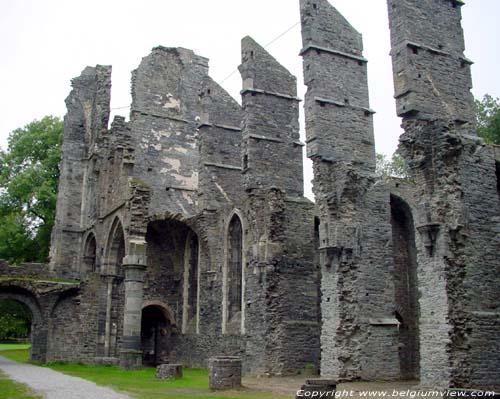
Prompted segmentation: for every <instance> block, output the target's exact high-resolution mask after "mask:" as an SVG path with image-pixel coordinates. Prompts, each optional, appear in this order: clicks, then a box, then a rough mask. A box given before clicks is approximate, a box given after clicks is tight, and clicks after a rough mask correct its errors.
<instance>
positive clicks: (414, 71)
mask: <svg viewBox="0 0 500 399" xmlns="http://www.w3.org/2000/svg"><path fill="white" fill-rule="evenodd" d="M462 5H463V2H462V1H459V0H426V1H422V0H388V7H389V19H390V28H391V41H392V60H393V70H394V85H395V98H396V104H397V112H398V115H399V116H401V117H402V118H403V128H404V130H405V133H404V134H403V136H402V137H401V139H400V152H401V153H402V155H403V156H404V158H405V159H406V161H407V163H408V165H409V169H410V175H411V179H413V180H414V181H415V183H416V184H415V187H416V192H415V197H416V198H418V204H417V206H416V209H415V215H414V219H415V224H416V231H417V232H416V240H417V248H418V254H417V258H418V281H419V291H420V300H419V307H420V328H419V329H420V368H421V376H420V377H421V382H422V384H423V385H426V386H432V387H436V386H437V387H468V388H482V389H486V388H498V387H499V386H500V385H499V384H500V383H499V381H500V369H499V368H498V366H495V359H498V358H499V346H498V342H499V341H500V324H499V323H500V318H499V310H500V290H499V289H498V287H499V285H500V280H499V276H500V273H499V272H500V263H499V258H498V249H499V248H500V245H499V244H500V242H499V235H498V231H499V214H500V212H499V198H498V196H497V193H496V187H497V182H496V179H495V161H494V155H493V150H492V149H491V148H490V147H489V146H486V145H485V143H484V142H483V141H482V140H481V139H479V138H478V137H477V135H476V132H475V130H474V124H473V121H474V104H473V98H472V95H471V93H470V89H471V86H472V83H471V74H470V66H471V62H470V61H469V60H468V59H467V58H466V57H465V56H464V38H463V31H462V27H461V23H460V21H461V6H462Z"/></svg>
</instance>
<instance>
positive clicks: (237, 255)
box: [222, 210, 246, 334]
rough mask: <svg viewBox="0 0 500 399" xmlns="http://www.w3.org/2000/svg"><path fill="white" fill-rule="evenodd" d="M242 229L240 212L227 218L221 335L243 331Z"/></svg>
mask: <svg viewBox="0 0 500 399" xmlns="http://www.w3.org/2000/svg"><path fill="white" fill-rule="evenodd" d="M244 242H245V228H244V224H243V218H242V215H241V212H239V211H238V210H234V211H233V212H232V213H231V214H230V217H229V218H228V219H227V223H226V228H225V238H224V269H223V284H222V289H223V295H222V333H223V334H243V333H244V332H245V307H244V302H245V294H244V293H245V263H246V261H245V250H244Z"/></svg>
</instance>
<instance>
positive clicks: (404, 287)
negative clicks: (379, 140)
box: [391, 195, 420, 380]
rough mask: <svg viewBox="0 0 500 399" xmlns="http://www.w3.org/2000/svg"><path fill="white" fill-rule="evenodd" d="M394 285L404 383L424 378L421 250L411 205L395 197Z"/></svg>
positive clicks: (392, 208)
mask: <svg viewBox="0 0 500 399" xmlns="http://www.w3.org/2000/svg"><path fill="white" fill-rule="evenodd" d="M391 225H392V239H393V256H394V283H395V284H394V285H395V302H396V308H397V311H396V312H395V315H394V316H395V317H396V318H397V320H398V321H399V322H400V323H401V324H400V326H399V361H400V368H401V377H402V379H403V380H416V379H419V377H420V342H419V306H418V278H417V250H416V245H415V229H414V224H413V216H412V213H411V209H410V207H409V206H408V204H407V203H406V202H405V201H403V200H402V199H401V198H398V197H396V196H393V195H391Z"/></svg>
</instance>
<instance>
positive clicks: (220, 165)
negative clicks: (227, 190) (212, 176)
mask: <svg viewBox="0 0 500 399" xmlns="http://www.w3.org/2000/svg"><path fill="white" fill-rule="evenodd" d="M203 165H205V166H212V167H214V168H220V169H229V170H243V168H242V167H241V166H233V165H225V164H222V163H215V162H205V163H204V164H203Z"/></svg>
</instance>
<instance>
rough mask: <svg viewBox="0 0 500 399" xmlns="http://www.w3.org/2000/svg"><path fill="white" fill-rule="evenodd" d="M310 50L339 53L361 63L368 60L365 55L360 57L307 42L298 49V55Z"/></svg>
mask: <svg viewBox="0 0 500 399" xmlns="http://www.w3.org/2000/svg"><path fill="white" fill-rule="evenodd" d="M310 50H317V51H321V52H324V53H330V54H334V55H339V56H341V57H344V58H350V59H352V60H355V61H358V62H362V63H367V62H368V60H367V59H366V58H365V57H360V56H358V55H354V54H349V53H344V52H343V51H338V50H334V49H331V48H328V47H321V46H316V45H315V44H309V45H307V46H306V47H304V48H303V49H302V50H300V53H299V55H301V56H303V55H305V54H306V53H307V52H308V51H310Z"/></svg>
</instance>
